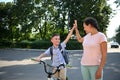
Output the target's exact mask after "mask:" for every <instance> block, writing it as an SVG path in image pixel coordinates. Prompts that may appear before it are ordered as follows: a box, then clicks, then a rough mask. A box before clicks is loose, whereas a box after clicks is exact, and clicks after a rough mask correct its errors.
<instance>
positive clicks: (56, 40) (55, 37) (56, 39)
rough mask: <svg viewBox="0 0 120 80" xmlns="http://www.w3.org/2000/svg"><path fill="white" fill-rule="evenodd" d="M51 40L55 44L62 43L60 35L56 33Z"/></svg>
mask: <svg viewBox="0 0 120 80" xmlns="http://www.w3.org/2000/svg"><path fill="white" fill-rule="evenodd" d="M51 42H52V43H53V45H54V46H58V45H59V44H60V36H58V35H56V36H53V37H52V38H51Z"/></svg>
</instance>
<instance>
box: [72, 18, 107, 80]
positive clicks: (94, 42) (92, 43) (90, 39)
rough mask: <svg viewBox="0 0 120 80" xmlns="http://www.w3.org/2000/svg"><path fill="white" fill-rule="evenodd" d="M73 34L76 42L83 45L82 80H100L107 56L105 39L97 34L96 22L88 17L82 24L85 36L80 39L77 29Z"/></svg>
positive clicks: (100, 34)
mask: <svg viewBox="0 0 120 80" xmlns="http://www.w3.org/2000/svg"><path fill="white" fill-rule="evenodd" d="M74 26H76V28H75V32H76V37H77V40H78V41H79V42H80V43H82V45H83V56H82V59H81V72H82V76H83V80H102V78H103V75H102V74H103V67H104V65H105V62H106V55H107V38H106V36H105V35H104V34H103V33H102V32H99V28H98V23H97V20H96V19H94V18H92V17H88V18H86V19H85V20H84V22H83V27H84V31H85V32H86V35H85V36H84V37H83V38H82V37H81V36H80V34H79V31H78V29H77V21H76V23H75V24H74Z"/></svg>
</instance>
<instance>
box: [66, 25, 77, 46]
mask: <svg viewBox="0 0 120 80" xmlns="http://www.w3.org/2000/svg"><path fill="white" fill-rule="evenodd" d="M74 28H75V27H74V26H73V27H72V29H71V30H70V32H69V34H68V35H67V37H66V39H65V40H64V43H65V44H66V43H67V42H68V40H69V39H70V37H71V35H72V33H73V31H74Z"/></svg>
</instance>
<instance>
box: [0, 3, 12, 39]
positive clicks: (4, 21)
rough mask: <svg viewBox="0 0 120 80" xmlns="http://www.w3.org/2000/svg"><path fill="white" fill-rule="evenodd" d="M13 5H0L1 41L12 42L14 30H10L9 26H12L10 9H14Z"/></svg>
mask: <svg viewBox="0 0 120 80" xmlns="http://www.w3.org/2000/svg"><path fill="white" fill-rule="evenodd" d="M12 5H13V4H12V3H10V2H9V3H5V2H1V3H0V33H1V34H0V39H1V41H2V40H11V38H12V36H11V34H12V30H11V29H9V26H11V20H10V14H11V11H10V9H11V8H12Z"/></svg>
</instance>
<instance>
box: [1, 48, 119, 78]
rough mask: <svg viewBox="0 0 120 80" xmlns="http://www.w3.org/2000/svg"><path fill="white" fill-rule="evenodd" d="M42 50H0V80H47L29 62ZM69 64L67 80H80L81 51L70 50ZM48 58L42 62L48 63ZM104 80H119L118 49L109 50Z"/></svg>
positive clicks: (35, 64) (42, 73) (33, 64)
mask: <svg viewBox="0 0 120 80" xmlns="http://www.w3.org/2000/svg"><path fill="white" fill-rule="evenodd" d="M42 52H44V50H36V49H0V80H47V75H46V74H45V72H44V70H43V65H41V64H38V63H37V62H34V61H31V58H35V57H37V56H38V55H39V54H40V53H42ZM69 52H70V64H71V65H72V67H70V68H68V69H67V76H68V78H69V80H82V76H81V72H80V60H81V56H82V51H80V50H78V51H76V50H70V51H69ZM49 59H50V57H46V58H44V59H43V60H45V61H46V62H50V60H49ZM104 80H120V49H109V51H108V55H107V62H106V65H105V67H104Z"/></svg>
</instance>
